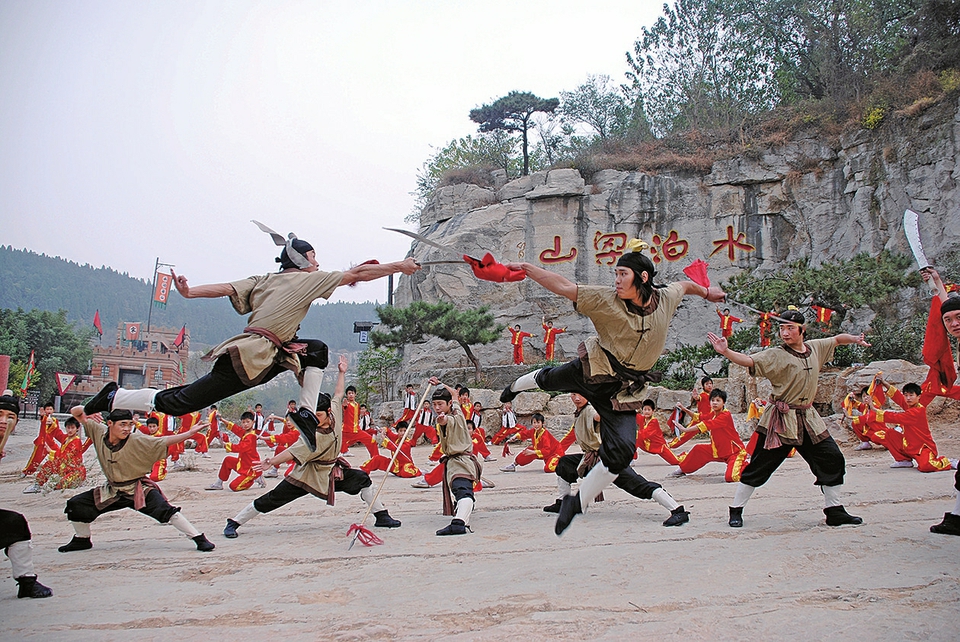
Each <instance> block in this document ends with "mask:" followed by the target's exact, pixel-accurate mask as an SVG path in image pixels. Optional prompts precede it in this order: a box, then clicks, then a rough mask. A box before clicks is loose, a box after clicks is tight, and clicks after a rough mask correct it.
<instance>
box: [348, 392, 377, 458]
mask: <svg viewBox="0 0 960 642" xmlns="http://www.w3.org/2000/svg"><path fill="white" fill-rule="evenodd" d="M354 444H363V445H364V446H366V447H367V452H368V453H370V457H371V458H373V457H376V456H377V455H379V454H380V449H379V448H377V442H376V440H375V439H374V438H373V436H372V435H371V434H370V433H368V432H366V431H364V430H360V404H358V403H357V402H356V401H344V402H343V446H341V447H340V454H341V455H342V454H344V453H346V452H347V449H349V448H350V446H352V445H354Z"/></svg>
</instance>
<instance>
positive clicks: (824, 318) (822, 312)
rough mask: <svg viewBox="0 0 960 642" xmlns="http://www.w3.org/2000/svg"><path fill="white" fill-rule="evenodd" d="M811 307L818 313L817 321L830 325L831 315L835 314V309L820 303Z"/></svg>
mask: <svg viewBox="0 0 960 642" xmlns="http://www.w3.org/2000/svg"><path fill="white" fill-rule="evenodd" d="M810 309H811V310H813V313H814V314H816V315H817V321H818V322H819V323H820V324H821V325H830V317H832V316H833V310H831V309H830V308H824V307H822V306H819V305H811V306H810Z"/></svg>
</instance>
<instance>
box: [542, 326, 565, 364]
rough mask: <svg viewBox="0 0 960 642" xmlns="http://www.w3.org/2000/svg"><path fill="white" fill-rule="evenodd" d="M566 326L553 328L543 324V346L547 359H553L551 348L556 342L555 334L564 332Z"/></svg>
mask: <svg viewBox="0 0 960 642" xmlns="http://www.w3.org/2000/svg"><path fill="white" fill-rule="evenodd" d="M566 331H567V329H566V328H554V327H552V326H548V325H547V324H546V323H544V324H543V346H544V352H545V353H546V355H545V357H546V360H547V361H553V349H554V347H555V345H556V343H557V335H558V334H563V333H564V332H566Z"/></svg>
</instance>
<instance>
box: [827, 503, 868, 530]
mask: <svg viewBox="0 0 960 642" xmlns="http://www.w3.org/2000/svg"><path fill="white" fill-rule="evenodd" d="M823 514H824V515H826V516H827V526H843V525H844V524H862V523H863V520H862V519H860V518H859V517H855V516H854V515H851V514H849V513H848V512H847V511H846V510H844V508H843V506H831V507H830V508H824V509H823Z"/></svg>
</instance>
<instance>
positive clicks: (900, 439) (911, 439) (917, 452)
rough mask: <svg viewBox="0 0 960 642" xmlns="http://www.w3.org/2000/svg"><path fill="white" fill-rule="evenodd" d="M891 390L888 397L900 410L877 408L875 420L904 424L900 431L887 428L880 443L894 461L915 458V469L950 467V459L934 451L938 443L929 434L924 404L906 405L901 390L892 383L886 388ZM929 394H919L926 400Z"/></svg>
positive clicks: (930, 470)
mask: <svg viewBox="0 0 960 642" xmlns="http://www.w3.org/2000/svg"><path fill="white" fill-rule="evenodd" d="M891 391H892V395H891V398H892V399H893V401H894V403H896V404H897V405H898V406H900V407H901V408H902V409H903V412H896V411H890V410H887V411H884V410H877V411H876V412H874V413H872V414H873V416H874V418H875V419H876V421H877V422H878V423H881V424H891V423H893V424H900V426H902V427H903V433H899V432H897V431H895V430H892V429H890V428H888V429H887V430H886V432H885V433H884V439H883V446H884V447H885V448H886V449H887V450H888V451H890V454H891V455H893V458H894V459H896V460H897V461H907V460H910V459H912V460H913V461H915V462H917V470H919V471H920V472H921V473H934V472H938V471H941V470H950V469H951V468H952V466H951V464H950V460H949V459H947V458H946V457H941V456H940V455H939V453H937V444H936V443H935V442H934V441H933V435H931V434H930V425H929V424H928V423H927V409H926V407H925V406H924V404H923V403H917V405H916V406H913V407H912V408H910V407H907V402H906V400H905V399H904V398H903V394H902V393H901V392H900V391H899V390H897V389H896V388H894V387H893V386H890V388H889V389H888V391H887V392H888V394H889V393H890V392H891ZM932 397H933V395H923V396H922V397H921V398H922V399H923V400H924V401H927V402H929V400H930V399H932ZM868 417H869V415H868ZM868 420H869V419H868Z"/></svg>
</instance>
